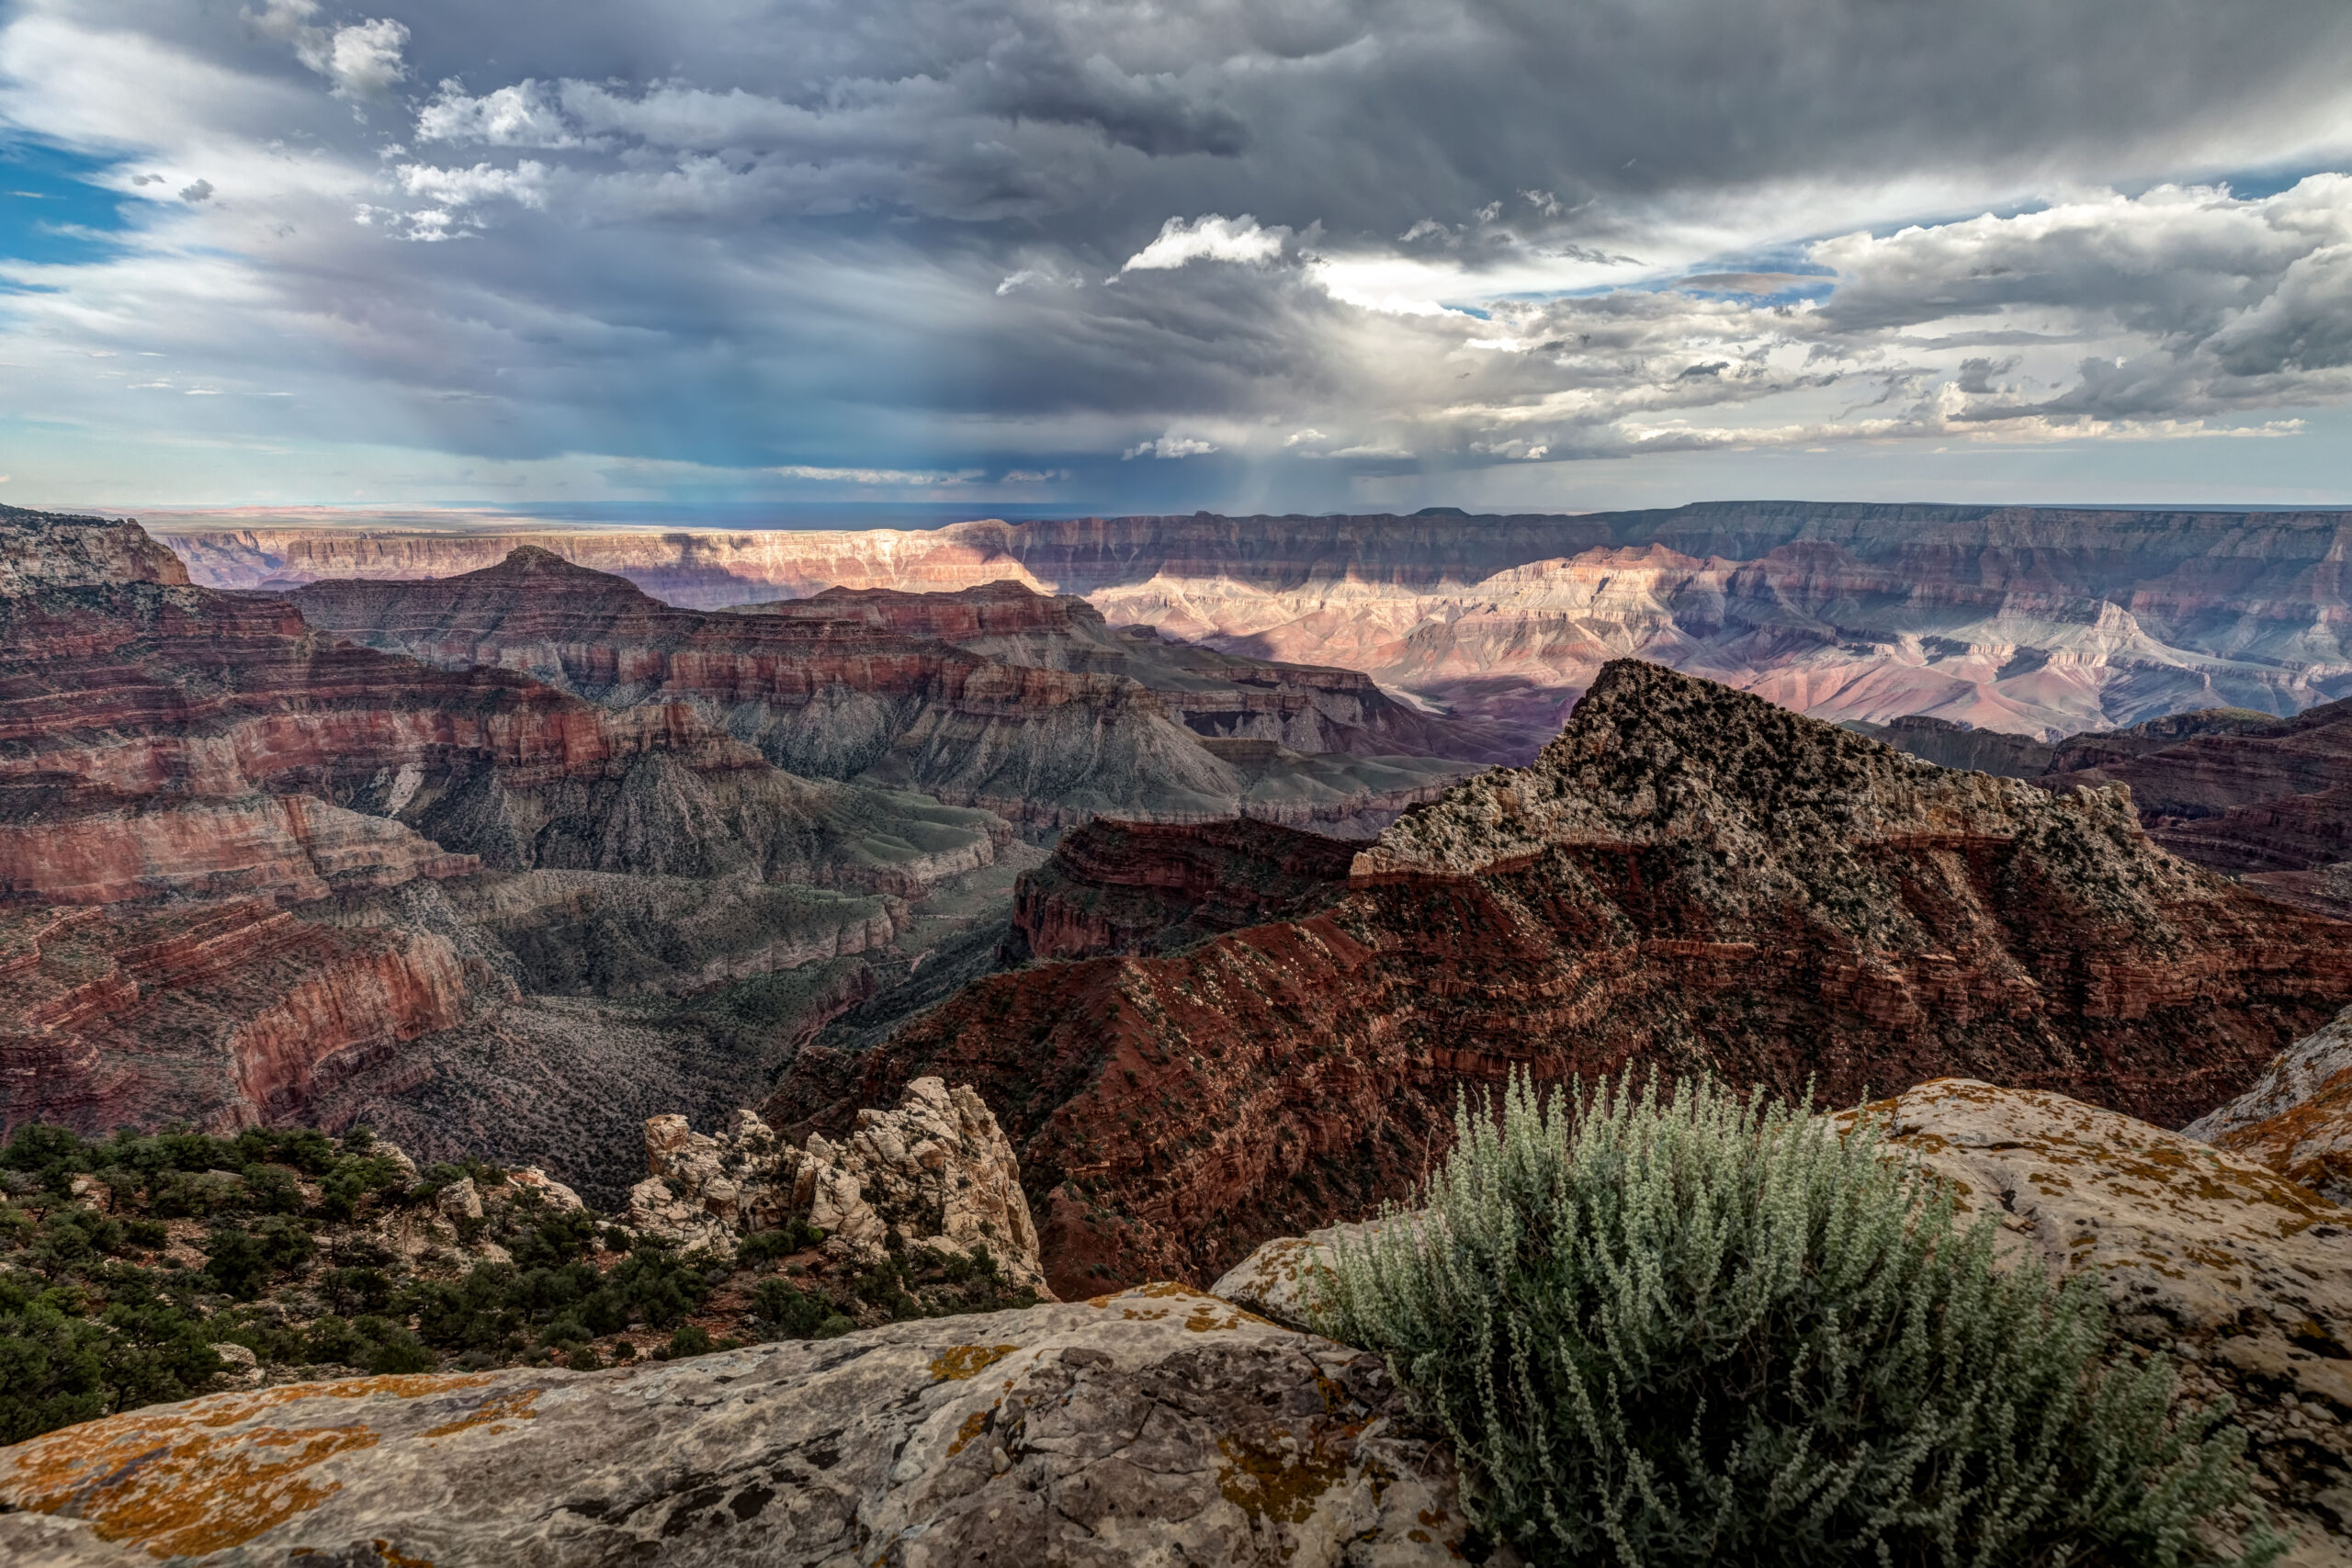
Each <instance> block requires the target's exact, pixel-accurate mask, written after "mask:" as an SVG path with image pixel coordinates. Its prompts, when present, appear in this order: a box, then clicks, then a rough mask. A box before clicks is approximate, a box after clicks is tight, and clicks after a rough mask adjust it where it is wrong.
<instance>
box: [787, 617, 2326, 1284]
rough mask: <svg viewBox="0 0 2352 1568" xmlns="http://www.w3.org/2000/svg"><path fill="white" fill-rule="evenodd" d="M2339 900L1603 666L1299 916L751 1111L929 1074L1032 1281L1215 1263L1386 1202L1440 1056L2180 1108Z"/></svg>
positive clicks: (838, 1106) (2297, 998)
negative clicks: (969, 1140) (2314, 903)
mask: <svg viewBox="0 0 2352 1568" xmlns="http://www.w3.org/2000/svg"><path fill="white" fill-rule="evenodd" d="M2345 935H2346V927H2345V926H2344V925H2342V924H2340V923H2338V922H2335V921H2333V920H2328V919H2322V918H2319V917H2316V916H2312V915H2308V914H2305V913H2303V912H2301V911H2299V910H2296V909H2292V908H2287V907H2285V906H2282V905H2279V904H2277V903H2275V902H2272V901H2270V900H2267V899H2266V898H2263V897H2258V896H2256V895H2255V894H2253V893H2250V892H2248V891H2246V890H2245V889H2243V888H2240V887H2236V886H2232V885H2230V884H2228V883H2227V882H2225V881H2223V880H2222V879H2221V878H2219V877H2217V876H2215V875H2213V874H2211V873H2208V872H2205V871H2201V870H2199V869H2198V868H2196V867H2194V866H2191V865H2188V864H2187V863H2183V862H2181V861H2179V860H2177V859H2175V858H2174V857H2172V856H2170V855H2168V854H2166V853H2165V852H2163V851H2162V850H2161V849H2159V848H2157V847H2156V846H2154V844H2152V843H2150V842H2149V841H2148V840H2147V838H2146V837H2145V835H2144V834H2143V833H2142V832H2141V830H2140V829H2139V826H2138V824H2137V822H2136V820H2135V819H2134V818H2133V816H2132V813H2131V808H2130V807H2129V805H2128V804H2127V803H2126V801H2125V800H2124V799H2123V798H2122V796H2121V795H2120V792H2115V791H2103V792H2102V791H2091V792H2085V793H2083V794H2080V795H2075V796H2073V797H2069V798H2065V799H2058V798H2053V797H2052V796H2051V795H2049V794H2047V793H2046V792H2044V791H2041V790H2039V789H2035V788H2033V787H2032V786H2030V785H2029V784H2022V783H2018V782H2016V781H2007V780H1997V779H1993V778H1989V777H1987V776H1985V775H1983V774H1977V773H1950V772H1946V771H1943V770H1939V769H1936V768H1933V767H1931V766H1929V765H1928V764H1926V763H1923V762H1919V761H1916V760H1914V759H1911V758H1908V757H1905V756H1904V755H1902V754H1901V753H1899V752H1895V751H1893V750H1889V749H1887V748H1885V747H1883V746H1880V745H1877V744H1875V743H1873V742H1871V741H1869V740H1866V739H1862V738H1860V737H1859V736H1855V735H1852V734H1849V733H1848V732H1846V731H1844V730H1840V729H1838V728H1835V727H1832V726H1829V725H1826V724H1823V723H1820V722H1818V721H1815V720H1811V719H1806V718H1804V717H1801V716H1797V715H1794V714H1792V713H1789V712H1787V711H1786V710H1784V709H1780V708H1776V707H1773V706H1772V705H1769V704H1767V703H1765V702H1763V701H1761V700H1760V699H1758V698H1755V697H1752V696H1747V695H1745V694H1739V693H1736V692H1733V691H1730V690H1728V689H1726V688H1724V687H1722V686H1717V685H1712V684H1710V683H1708V682H1699V681H1693V680H1691V679H1689V678H1688V677H1684V676H1679V675H1676V674H1674V673H1672V672H1670V671H1665V670H1662V669H1659V668H1657V666H1654V665H1645V664H1638V663H1634V662H1631V661H1626V662H1622V663H1617V664H1612V665H1611V666H1610V667H1609V668H1608V669H1607V670H1605V671H1603V672H1602V675H1601V677H1600V680H1598V681H1597V682H1595V683H1594V686H1593V688H1592V691H1591V693H1590V694H1589V695H1588V696H1587V698H1586V699H1585V701H1584V702H1583V703H1582V704H1581V705H1579V706H1578V707H1577V712H1576V715H1575V717H1574V718H1573V720H1572V721H1571V723H1570V724H1569V726H1568V728H1567V729H1566V730H1565V731H1564V732H1563V733H1562V735H1561V736H1560V737H1559V738H1558V739H1556V740H1555V741H1554V742H1553V744H1552V745H1551V746H1550V747H1548V748H1547V749H1546V750H1545V752H1544V756H1543V757H1542V758H1541V759H1539V761H1537V763H1536V764H1535V766H1533V767H1532V768H1530V769H1526V770H1508V769H1506V770H1498V771H1496V772H1494V773H1487V774H1483V775H1481V776H1480V777H1478V778H1476V779H1474V780H1472V781H1470V782H1468V783H1467V784H1463V785H1460V786H1457V787H1456V788H1455V789H1454V790H1453V791H1452V792H1450V793H1449V794H1448V795H1446V796H1445V797H1444V798H1443V799H1442V800H1441V801H1438V802H1436V803H1433V804H1431V805H1430V806H1428V807H1422V808H1420V809H1419V811H1417V812H1415V813H1413V814H1411V815H1409V816H1408V817H1407V818H1404V819H1402V820H1400V821H1399V822H1398V823H1397V824H1396V825H1395V826H1394V827H1392V828H1391V829H1388V830H1387V831H1386V832H1385V833H1384V834H1383V835H1382V837H1381V839H1380V840H1378V841H1377V843H1375V844H1374V845H1373V846H1371V847H1369V848H1367V849H1365V850H1363V852H1361V853H1360V854H1359V855H1358V856H1357V857H1356V858H1355V860H1354V863H1353V865H1352V867H1351V878H1350V882H1349V885H1348V886H1347V888H1346V889H1345V891H1344V893H1343V894H1342V895H1341V896H1340V897H1336V898H1334V899H1332V900H1331V901H1329V903H1328V904H1326V905H1325V906H1324V907H1322V908H1319V909H1317V910H1316V911H1315V912H1313V913H1311V914H1308V915H1306V916H1305V917H1303V918H1298V919H1290V920H1283V921H1274V922H1270V923H1267V924H1262V925H1257V926H1252V927H1250V928H1247V929H1245V930H1241V931H1233V932H1230V933H1228V934H1226V935H1223V936H1220V937H1216V938H1214V939H1213V940H1211V941H1208V942H1203V943H1201V944H1199V945H1197V946H1194V947H1192V948H1190V949H1188V950H1187V951H1185V952H1183V953H1176V954H1172V955H1164V956H1121V957H1108V956H1106V957H1095V958H1089V959H1084V960H1080V961H1078V962H1073V963H1067V964H1040V965H1035V966H1032V967H1030V968H1028V969H1025V970H1023V971H1020V972H1016V973H1013V974H1008V975H1002V976H994V977H992V978H989V979H987V980H983V981H981V982H979V983H978V984H977V985H975V986H973V987H970V988H969V989H967V991H965V992H964V993H963V994H962V995H961V996H959V997H957V998H955V999H954V1000H953V1001H951V1002H949V1003H948V1004H946V1005H945V1006H943V1007H942V1008H940V1009H938V1010H935V1011H933V1013H931V1014H929V1015H927V1016H925V1017H923V1018H922V1019H920V1020H918V1021H915V1022H914V1023H913V1024H911V1025H910V1026H909V1027H908V1028H906V1029H905V1030H903V1031H902V1032H900V1033H899V1035H897V1036H896V1037H895V1038H894V1039H892V1040H891V1041H889V1042H888V1043H887V1044H885V1045H883V1046H881V1047H879V1048H877V1049H876V1050H874V1051H871V1052H868V1053H866V1054H865V1055H858V1056H844V1055H835V1054H831V1053H828V1052H825V1051H822V1050H814V1051H810V1052H807V1053H804V1054H803V1055H802V1056H801V1058H800V1059H799V1060H798V1061H797V1063H796V1064H795V1066H793V1068H792V1069H791V1070H790V1071H789V1072H788V1073H787V1075H786V1077H785V1079H784V1081H783V1083H782V1085H781V1086H780V1088H779V1092H778V1094H777V1096H776V1097H775V1100H774V1101H773V1102H772V1104H771V1107H770V1109H769V1111H768V1115H769V1119H770V1120H771V1121H772V1122H777V1123H778V1124H780V1125H787V1126H790V1125H798V1124H807V1125H814V1126H819V1127H824V1126H830V1125H831V1124H833V1123H834V1122H837V1121H841V1120H845V1119H846V1117H847V1116H848V1114H849V1113H850V1112H851V1111H853V1110H854V1107H856V1106H858V1105H861V1104H870V1103H874V1102H876V1101H877V1100H885V1099H887V1098H888V1096H889V1095H891V1094H892V1093H893V1092H895V1089H896V1087H897V1086H898V1085H899V1084H900V1083H903V1082H904V1081H906V1080H907V1079H909V1078H911V1077H916V1076H920V1075H926V1074H929V1075H939V1076H943V1077H948V1078H950V1079H953V1080H956V1081H968V1082H971V1083H973V1084H974V1085H975V1086H976V1087H977V1088H978V1089H979V1090H980V1092H981V1093H982V1094H983V1096H984V1097H986V1098H987V1099H988V1100H989V1103H990V1105H991V1106H993V1107H994V1108H995V1109H996V1111H997V1112H998V1114H999V1116H1000V1117H1001V1119H1002V1120H1003V1122H1004V1124H1005V1127H1006V1130H1007V1132H1008V1134H1010V1135H1011V1136H1012V1140H1013V1143H1014V1146H1015V1148H1016V1150H1017V1151H1018V1153H1019V1156H1020V1158H1021V1162H1022V1167H1023V1171H1024V1172H1025V1173H1026V1177H1027V1179H1028V1184H1029V1190H1030V1192H1031V1194H1032V1198H1033V1207H1035V1210H1036V1212H1037V1213H1038V1214H1039V1216H1040V1225H1039V1228H1040V1232H1041V1235H1042V1236H1043V1240H1044V1256H1045V1258H1046V1269H1047V1275H1048V1278H1049V1279H1050V1280H1052V1281H1053V1283H1054V1287H1055V1289H1056V1290H1057V1292H1061V1293H1063V1294H1065V1295H1068V1294H1070V1293H1072V1292H1077V1291H1079V1290H1081V1289H1083V1288H1086V1287H1087V1286H1088V1284H1089V1282H1090V1281H1103V1280H1132V1279H1137V1278H1148V1277H1154V1276H1166V1275H1170V1274H1180V1275H1190V1276H1192V1277H1193V1278H1196V1279H1202V1280H1205V1279H1209V1278H1213V1277H1214V1276H1215V1275H1216V1273H1218V1272H1220V1271H1222V1270H1223V1269H1225V1268H1227V1266H1229V1265H1230V1264H1231V1263H1232V1262H1234V1261H1235V1260H1236V1259H1238V1258H1239V1257H1240V1256H1241V1255H1242V1254H1243V1253H1245V1252H1246V1251H1248V1250H1249V1248H1250V1247H1252V1246H1255V1245H1256V1244H1257V1243H1258V1242H1259V1241H1261V1240H1263V1239H1264V1238H1265V1237H1267V1236H1269V1235H1279V1234H1284V1233H1296V1232H1300V1231H1304V1230H1307V1229H1310V1228H1313V1226H1315V1225H1317V1224H1328V1223H1329V1221H1330V1220H1332V1219H1334V1218H1340V1217H1345V1215H1346V1213H1347V1212H1348V1211H1350V1210H1362V1209H1365V1208H1369V1207H1370V1206H1371V1205H1372V1204H1373V1203H1374V1201H1377V1200H1378V1199H1380V1198H1382V1197H1393V1196H1401V1195H1402V1194H1403V1193H1404V1191H1405V1190H1407V1189H1408V1186H1409V1184H1410V1182H1411V1180H1412V1179H1414V1178H1415V1177H1416V1176H1417V1175H1418V1174H1419V1171H1420V1170H1421V1169H1422V1168H1424V1166H1425V1162H1426V1161H1427V1160H1428V1159H1429V1158H1430V1156H1431V1155H1432V1153H1433V1152H1434V1151H1435V1150H1436V1149H1437V1148H1439V1147H1441V1146H1442V1145H1443V1144H1444V1142H1445V1141H1446V1140H1447V1138H1448V1137H1449V1135H1450V1117H1451V1113H1452V1111H1453V1100H1454V1095H1455V1093H1456V1091H1457V1089H1458V1088H1460V1087H1462V1086H1464V1085H1465V1084H1466V1085H1468V1086H1470V1087H1472V1088H1473V1089H1475V1087H1476V1085H1478V1084H1480V1083H1491V1082H1497V1081H1499V1080H1500V1079H1501V1078H1502V1077H1504V1076H1505V1075H1506V1074H1507V1073H1508V1072H1509V1071H1510V1070H1511V1069H1512V1068H1513V1067H1515V1066H1524V1067H1526V1068H1527V1069H1529V1070H1531V1071H1532V1072H1533V1073H1534V1074H1535V1075H1536V1076H1537V1077H1539V1078H1544V1079H1552V1080H1564V1079H1566V1078H1567V1077H1570V1076H1572V1075H1581V1076H1583V1077H1586V1078H1588V1079H1589V1078H1591V1077H1595V1076H1597V1075H1600V1074H1602V1073H1613V1072H1617V1071H1621V1070H1623V1069H1625V1068H1626V1067H1628V1066H1635V1067H1640V1066H1650V1065H1654V1066H1657V1067H1658V1068H1659V1069H1660V1070H1663V1071H1667V1072H1689V1071H1694V1070H1700V1069H1709V1070H1713V1071H1715V1072H1718V1073H1721V1074H1723V1075H1724V1076H1725V1077H1730V1078H1732V1079H1734V1080H1736V1081H1738V1082H1742V1083H1757V1084H1761V1085H1764V1086H1766V1087H1768V1088H1770V1089H1774V1090H1776V1091H1778V1092H1781V1093H1784V1094H1790V1095H1800V1094H1803V1093H1804V1092H1805V1091H1806V1090H1807V1089H1811V1090H1812V1091H1813V1092H1814V1093H1815V1094H1817V1095H1819V1096H1820V1097H1822V1098H1823V1099H1825V1100H1828V1101H1830V1102H1833V1103H1835V1102H1839V1101H1844V1102H1848V1103H1850V1102H1852V1101H1853V1100H1858V1099H1860V1098H1862V1097H1863V1095H1864V1094H1865V1092H1866V1091H1872V1090H1875V1091H1879V1092H1883V1091H1884V1090H1886V1089H1894V1088H1899V1087H1901V1086H1904V1085H1905V1084H1909V1083H1915V1082H1918V1081H1921V1080H1924V1079H1927V1078H1930V1077H1940V1076H1947V1075H1950V1074H1951V1073H1954V1072H1964V1073H1968V1074H1971V1075H1973V1076H1976V1077H1984V1078H1986V1079H2002V1080H2007V1081H2009V1082H2013V1083H2017V1084H2018V1085H2020V1086H2021V1087H2028V1088H2036V1089H2053V1090H2057V1091H2060V1092H2064V1093H2067V1094H2071V1095H2074V1096H2075V1097H2077V1098H2081V1099H2085V1100H2091V1101H2093V1102H2097V1103H2104V1104H2106V1105H2109V1106H2111V1107H2114V1108H2117V1109H2120V1110H2123V1111H2130V1112H2132V1113H2135V1114H2139V1115H2142V1116H2145V1117H2148V1118H2150V1119H2153V1120H2157V1121H2169V1122H2182V1121H2186V1120H2187V1119H2188V1118H2189V1117H2190V1116H2193V1115H2195V1114H2198V1113H2199V1112H2200V1111H2204V1110H2206V1109H2209V1108H2210V1107H2211V1106H2212V1105H2214V1104H2215V1103H2217V1102H2219V1101H2221V1100H2226V1099H2227V1098H2229V1097H2230V1096H2231V1095H2232V1094H2234V1093H2236V1092H2238V1091H2239V1090H2241V1089H2244V1088H2245V1086H2246V1084H2248V1083H2249V1082H2251V1081H2252V1079H2253V1078H2254V1077H2256V1074H2257V1073H2258V1072H2259V1071H2260V1070H2261V1068H2262V1066H2263V1064H2265V1063H2266V1062H2267V1060H2268V1059H2269V1058H2270V1056H2271V1055H2273V1054H2274V1053H2275V1052H2276V1051H2277V1050H2278V1047H2279V1046H2280V1045H2281V1044H2282V1043H2285V1042H2286V1041H2288V1040H2290V1039H2292V1038H2294V1037H2295V1036H2296V1035H2298V1034H2300V1033H2302V1032H2308V1031H2309V1030H2310V1029H2312V1027H2315V1026H2316V1025H2317V1024H2318V1023H2320V1022H2322V1021H2324V1020H2325V1019H2327V1018H2329V1017H2332V1016H2333V1015H2334V1014H2335V1011H2336V1010H2338V1009H2339V1008H2340V1007H2341V1006H2342V1005H2343V1002H2344V1001H2345V1000H2346V998H2352V947H2348V946H2347V945H2346V941H2345Z"/></svg>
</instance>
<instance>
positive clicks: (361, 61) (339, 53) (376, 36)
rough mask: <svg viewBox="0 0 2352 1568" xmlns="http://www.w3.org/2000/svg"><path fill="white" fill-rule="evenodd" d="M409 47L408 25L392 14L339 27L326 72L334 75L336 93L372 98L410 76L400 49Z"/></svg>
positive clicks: (337, 94) (325, 68)
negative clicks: (392, 17)
mask: <svg viewBox="0 0 2352 1568" xmlns="http://www.w3.org/2000/svg"><path fill="white" fill-rule="evenodd" d="M407 47H408V28H407V27H406V26H404V25H403V24H401V23H400V22H396V21H393V20H392V19H391V18H390V17H376V18H375V19H374V20H372V21H366V22H358V23H355V24H354V25H352V26H351V27H347V28H336V29H335V30H334V42H333V43H331V44H330V45H329V46H328V47H327V51H326V64H325V66H324V70H325V73H326V74H327V75H329V76H332V77H334V90H335V93H336V96H340V97H351V98H373V97H378V96H382V95H383V94H385V93H388V92H390V90H391V88H392V85H393V84H394V83H397V82H400V81H401V80H402V79H404V78H405V77H406V76H407V75H408V66H407V65H406V64H404V63H403V62H401V51H402V50H404V49H406V48H407Z"/></svg>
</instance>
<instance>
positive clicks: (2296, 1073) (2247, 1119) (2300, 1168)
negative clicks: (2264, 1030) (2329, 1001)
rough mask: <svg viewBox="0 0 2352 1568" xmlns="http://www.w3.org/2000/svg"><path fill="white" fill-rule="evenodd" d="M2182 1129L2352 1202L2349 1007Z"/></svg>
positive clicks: (2331, 1197) (2330, 1197)
mask: <svg viewBox="0 0 2352 1568" xmlns="http://www.w3.org/2000/svg"><path fill="white" fill-rule="evenodd" d="M2181 1131H2182V1132H2184V1133H2186V1134H2188V1136H2190V1137H2192V1138H2201V1139H2203V1140H2204V1141H2205V1142H2207V1143H2209V1144H2211V1145H2214V1146H2215V1147H2216V1148H2222V1149H2227V1150H2229V1151H2230V1152H2231V1153H2232V1154H2234V1155H2238V1156H2243V1157H2245V1158H2246V1159H2250V1160H2253V1161H2254V1162H2255V1163H2256V1164H2257V1165H2263V1166H2267V1167H2268V1168H2270V1169H2272V1170H2275V1171H2277V1172H2278V1174H2279V1175H2281V1176H2284V1177H2285V1178H2286V1179H2288V1180H2290V1181H2294V1182H2299V1183H2301V1185H2303V1186H2305V1187H2308V1188H2310V1189H2311V1190H2312V1191H2314V1192H2316V1193H2318V1194H2319V1195H2320V1196H2321V1197H2323V1198H2325V1199H2326V1200H2328V1201H2330V1202H2333V1203H2352V1011H2346V1012H2343V1013H2339V1014H2338V1015H2336V1018H2335V1021H2333V1022H2331V1023H2329V1024H2328V1025H2327V1026H2326V1027H2325V1028H2324V1029H2320V1030H2317V1031H2314V1032H2312V1033H2310V1034H2307V1035H2305V1036H2304V1037H2303V1038H2302V1039H2301V1040H2298V1041H2296V1042H2295V1043H2293V1044H2292V1045H2290V1046H2288V1047H2287V1049H2285V1050H2284V1051H2281V1052H2279V1053H2278V1056H2277V1057H2276V1058H2274V1059H2273V1060H2272V1062H2271V1064H2270V1066H2267V1067H2266V1068H2264V1069H2263V1073H2262V1076H2261V1077H2259V1078H2256V1080H2255V1084H2254V1087H2253V1088H2252V1089H2247V1090H2246V1091H2245V1093H2244V1094H2242V1095H2240V1096H2238V1097H2237V1098H2236V1099H2235V1100H2231V1101H2230V1102H2229V1103H2228V1104H2227V1105H2224V1106H2222V1107H2220V1108H2219V1109H2218V1110H2215V1111H2209V1112H2207V1113H2206V1114H2205V1115H2203V1116H2200V1117H2199V1118H2198V1119H2197V1120H2196V1121H2194V1122H2190V1123H2189V1124H2188V1126H2186V1127H2184V1128H2182V1129H2181Z"/></svg>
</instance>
